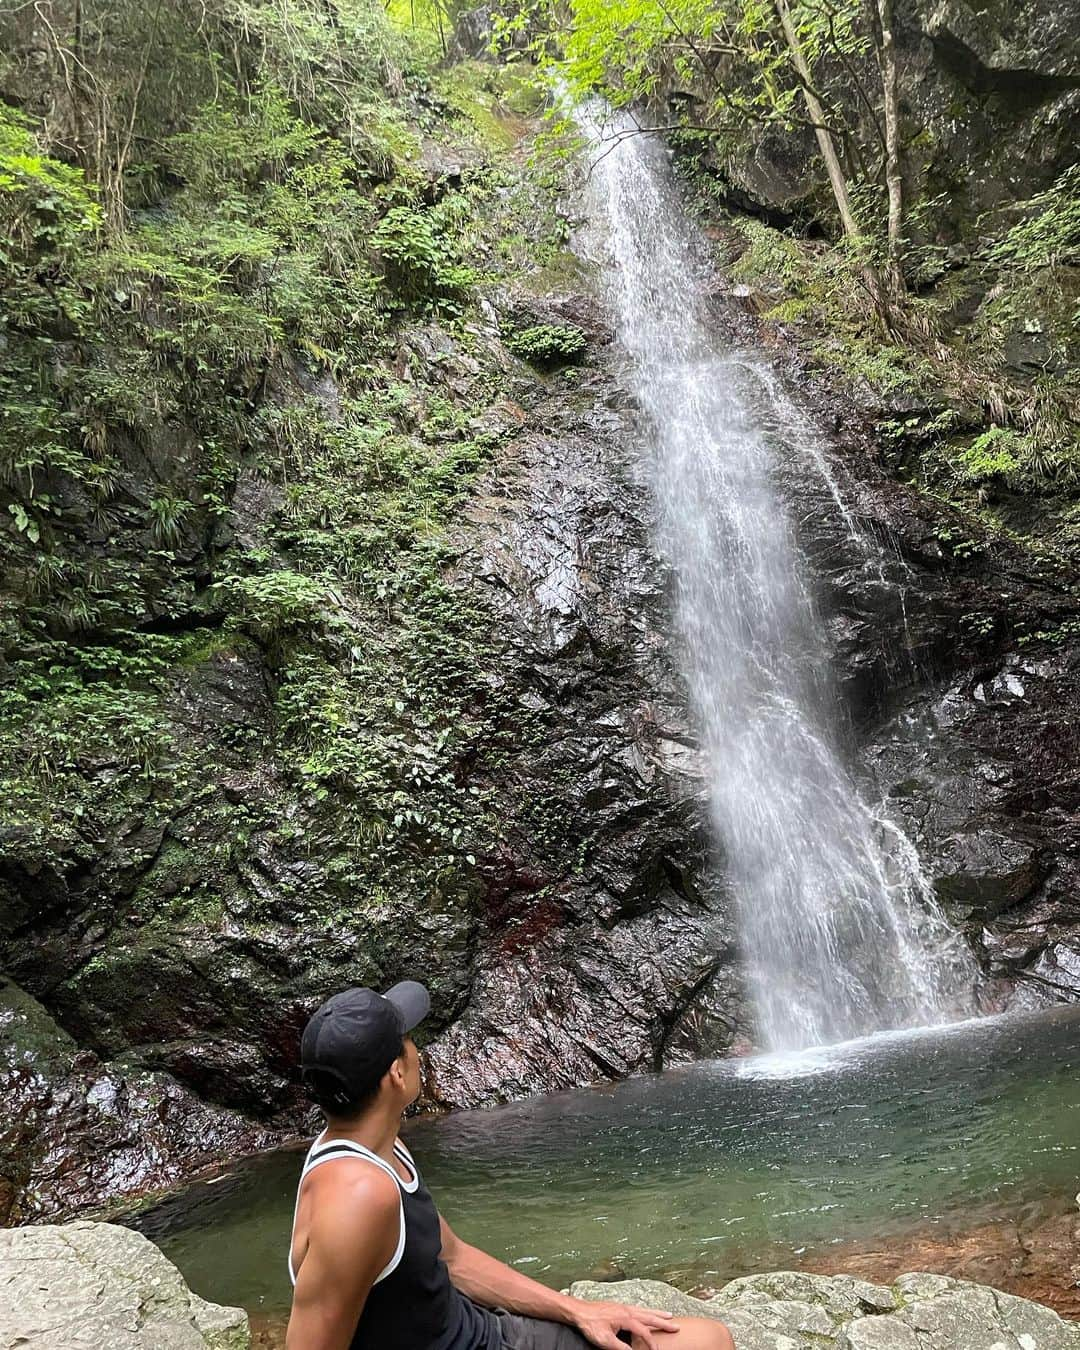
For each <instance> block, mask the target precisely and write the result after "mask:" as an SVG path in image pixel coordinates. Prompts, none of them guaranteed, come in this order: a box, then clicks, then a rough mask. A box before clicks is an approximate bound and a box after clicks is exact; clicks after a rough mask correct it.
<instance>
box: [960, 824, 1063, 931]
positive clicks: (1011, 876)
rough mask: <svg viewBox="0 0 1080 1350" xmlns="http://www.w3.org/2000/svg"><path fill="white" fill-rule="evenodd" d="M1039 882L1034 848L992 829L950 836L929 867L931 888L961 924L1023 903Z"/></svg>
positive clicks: (992, 915)
mask: <svg viewBox="0 0 1080 1350" xmlns="http://www.w3.org/2000/svg"><path fill="white" fill-rule="evenodd" d="M1042 879H1043V872H1042V869H1041V868H1040V866H1039V860H1038V855H1037V854H1036V851H1035V849H1034V848H1032V846H1031V845H1030V844H1025V843H1023V842H1021V841H1020V840H1018V839H1012V838H1009V837H1008V836H1007V835H1003V834H999V833H997V832H996V831H994V830H978V831H975V832H973V833H970V834H961V835H954V836H953V837H952V838H951V839H948V840H946V841H945V843H944V845H943V846H942V847H941V848H940V850H939V852H938V855H937V858H936V861H935V865H934V886H935V888H936V889H937V893H938V895H939V896H940V897H941V899H942V901H943V902H944V903H945V907H946V909H947V910H948V911H950V912H952V913H957V914H959V915H960V916H961V917H963V918H964V919H967V920H970V919H974V918H981V919H993V918H996V917H997V916H998V915H999V914H1000V913H1002V911H1004V910H1007V909H1010V908H1011V907H1012V906H1013V905H1016V904H1019V903H1020V902H1021V901H1022V900H1026V899H1028V898H1029V897H1030V896H1031V895H1032V894H1033V893H1034V892H1035V890H1036V889H1037V888H1038V886H1039V883H1040V882H1041V881H1042Z"/></svg>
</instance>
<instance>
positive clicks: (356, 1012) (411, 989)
mask: <svg viewBox="0 0 1080 1350" xmlns="http://www.w3.org/2000/svg"><path fill="white" fill-rule="evenodd" d="M430 1010H431V996H430V995H429V994H428V991H427V990H426V989H425V988H424V986H423V985H422V984H418V983H417V982H416V981H415V980H402V981H401V983H400V984H395V985H394V987H393V988H392V989H388V990H387V991H386V993H385V994H379V993H376V991H375V990H374V989H344V990H342V992H341V993H340V994H335V995H334V996H333V998H328V999H327V1000H326V1002H325V1003H324V1004H323V1005H322V1007H321V1008H319V1009H318V1010H317V1011H316V1012H315V1014H314V1015H313V1016H312V1018H311V1020H310V1021H309V1022H308V1024H307V1026H306V1027H305V1028H304V1034H303V1036H302V1037H301V1039H300V1071H301V1077H302V1078H303V1080H304V1084H305V1086H306V1087H307V1088H308V1091H309V1092H310V1093H311V1095H312V1096H313V1097H314V1098H315V1100H316V1101H317V1102H318V1103H319V1105H320V1106H322V1107H323V1108H324V1109H326V1110H346V1109H348V1107H350V1106H352V1105H353V1104H354V1103H356V1102H358V1101H360V1100H361V1099H362V1098H363V1097H364V1096H365V1095H366V1094H367V1093H368V1092H370V1090H371V1089H372V1088H373V1087H374V1086H375V1084H376V1083H378V1081H379V1079H380V1078H381V1077H382V1076H383V1074H384V1073H385V1072H386V1071H387V1069H388V1068H389V1067H390V1065H391V1064H393V1062H394V1060H395V1059H396V1058H397V1057H398V1055H399V1054H400V1053H401V1039H402V1037H403V1036H405V1035H406V1034H407V1033H408V1032H410V1031H412V1029H413V1028H414V1027H415V1026H416V1025H417V1024H418V1023H420V1022H422V1021H423V1020H424V1018H425V1017H426V1016H427V1015H428V1013H429V1012H430Z"/></svg>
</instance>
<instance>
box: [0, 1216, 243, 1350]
mask: <svg viewBox="0 0 1080 1350" xmlns="http://www.w3.org/2000/svg"><path fill="white" fill-rule="evenodd" d="M250 1344H251V1337H250V1334H249V1331H248V1319H247V1314H246V1313H245V1312H244V1311H243V1310H242V1309H240V1308H223V1307H220V1306H219V1305H218V1304H216V1303H207V1302H205V1301H204V1300H203V1299H201V1298H199V1297H198V1296H197V1295H195V1294H193V1293H192V1292H191V1290H190V1289H189V1288H188V1287H187V1285H186V1284H185V1283H184V1280H183V1277H182V1276H181V1274H180V1272H179V1271H178V1270H177V1269H176V1267H175V1266H174V1265H173V1264H172V1263H171V1262H170V1261H167V1260H166V1259H165V1257H164V1256H162V1254H161V1252H159V1251H158V1249H157V1248H156V1247H155V1246H154V1244H153V1243H152V1242H151V1241H150V1240H149V1239H148V1238H144V1237H143V1236H142V1234H141V1233H135V1232H133V1231H132V1230H131V1229H129V1228H120V1227H117V1226H116V1225H115V1224H110V1223H69V1224H60V1225H53V1224H50V1225H45V1226H42V1227H40V1228H17V1229H11V1230H7V1231H4V1232H0V1347H2V1350H14V1347H16V1346H19V1347H24V1348H25V1350H102V1347H105V1346H107V1347H108V1350H247V1347H248V1346H250Z"/></svg>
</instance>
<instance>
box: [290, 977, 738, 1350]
mask: <svg viewBox="0 0 1080 1350" xmlns="http://www.w3.org/2000/svg"><path fill="white" fill-rule="evenodd" d="M429 1007H430V999H429V998H428V994H427V991H426V990H425V989H424V987H423V986H422V985H420V984H416V983H415V982H414V981H411V980H406V981H403V982H402V983H401V984H396V985H395V986H394V987H393V988H392V989H389V990H387V992H386V993H385V994H377V993H376V992H375V991H374V990H372V989H346V990H345V991H344V993H341V994H336V995H335V996H334V997H333V998H331V999H329V1000H328V1001H327V1002H326V1003H324V1004H323V1006H322V1007H321V1008H320V1009H319V1010H318V1011H317V1012H316V1013H315V1015H314V1016H313V1017H312V1019H311V1021H310V1022H309V1023H308V1025H307V1027H306V1028H305V1030H304V1035H303V1039H302V1041H301V1048H300V1059H301V1068H302V1072H303V1078H304V1082H305V1084H306V1086H307V1088H308V1091H309V1092H310V1094H311V1096H312V1097H313V1098H314V1100H315V1101H316V1102H317V1103H318V1104H319V1106H321V1107H322V1109H323V1111H324V1112H325V1113H326V1128H325V1130H323V1132H322V1134H320V1135H319V1137H318V1138H317V1139H316V1140H315V1142H314V1144H312V1146H311V1149H310V1151H309V1153H308V1155H307V1160H306V1161H305V1163H304V1170H303V1172H302V1174H301V1177H300V1186H299V1189H298V1191H297V1197H296V1212H295V1215H294V1218H293V1232H292V1243H291V1246H290V1249H289V1275H290V1277H291V1279H292V1280H293V1283H294V1285H295V1291H294V1294H293V1306H292V1316H291V1317H290V1319H289V1331H288V1338H287V1341H286V1347H287V1350H587V1347H589V1346H600V1347H602V1348H603V1350H623V1348H624V1347H625V1346H627V1345H630V1346H632V1347H633V1350H734V1342H733V1341H732V1339H731V1334H730V1333H729V1332H728V1330H727V1328H726V1327H724V1326H722V1325H721V1324H720V1323H719V1322H713V1321H708V1320H701V1319H695V1318H680V1317H672V1316H671V1315H670V1314H669V1313H662V1312H651V1311H649V1310H648V1309H644V1308H630V1307H625V1306H624V1305H622V1304H619V1303H592V1302H587V1301H585V1300H583V1299H576V1298H570V1297H569V1296H568V1295H566V1294H560V1293H558V1292H557V1291H555V1290H553V1289H549V1288H547V1286H546V1285H542V1284H539V1283H538V1282H537V1281H536V1280H530V1279H529V1277H528V1276H527V1275H522V1274H520V1273H519V1272H518V1271H516V1270H513V1269H512V1268H511V1267H510V1266H507V1265H505V1264H504V1263H503V1262H502V1261H497V1260H496V1259H495V1258H494V1257H492V1256H487V1255H485V1253H484V1252H482V1251H479V1250H478V1249H477V1248H476V1247H470V1246H469V1245H468V1243H465V1242H462V1241H461V1239H460V1238H458V1237H457V1236H455V1234H454V1233H453V1232H452V1230H451V1229H450V1227H449V1225H448V1224H447V1223H446V1221H445V1220H444V1219H442V1218H440V1216H439V1212H438V1210H437V1209H436V1208H435V1203H434V1201H433V1200H432V1198H431V1195H430V1194H429V1192H428V1191H427V1189H426V1187H425V1186H424V1183H423V1181H422V1180H421V1178H420V1173H419V1172H418V1171H417V1169H416V1164H415V1163H414V1162H413V1159H412V1155H411V1154H410V1153H409V1151H408V1149H407V1148H406V1147H405V1146H404V1144H402V1142H401V1141H400V1139H398V1137H397V1134H398V1128H399V1126H400V1124H401V1115H402V1112H403V1111H404V1110H405V1108H406V1107H407V1106H409V1105H410V1104H411V1103H412V1102H414V1101H415V1100H416V1098H417V1096H418V1095H419V1093H420V1063H419V1057H418V1055H417V1051H416V1046H415V1045H414V1044H413V1042H412V1040H411V1039H410V1037H409V1034H408V1033H409V1032H410V1031H412V1030H413V1029H414V1028H415V1027H416V1025H417V1024H418V1023H419V1022H420V1021H422V1020H423V1018H424V1017H426V1016H427V1013H428V1010H429Z"/></svg>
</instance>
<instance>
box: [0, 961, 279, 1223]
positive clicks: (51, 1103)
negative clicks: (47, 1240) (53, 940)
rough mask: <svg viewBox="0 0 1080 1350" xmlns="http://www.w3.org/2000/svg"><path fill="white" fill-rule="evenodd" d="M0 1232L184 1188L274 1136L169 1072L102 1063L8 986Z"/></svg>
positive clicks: (1, 1069)
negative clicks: (197, 1174)
mask: <svg viewBox="0 0 1080 1350" xmlns="http://www.w3.org/2000/svg"><path fill="white" fill-rule="evenodd" d="M0 1094H2V1096H3V1101H4V1116H3V1121H2V1123H0V1179H2V1180H0V1226H3V1225H4V1224H7V1223H17V1222H20V1221H24V1220H27V1219H34V1218H38V1217H40V1216H42V1215H45V1214H50V1213H55V1212H56V1210H58V1209H63V1208H72V1207H76V1206H88V1205H95V1204H99V1203H100V1202H101V1200H102V1198H103V1197H110V1196H114V1195H124V1194H130V1193H133V1192H134V1193H139V1192H143V1191H148V1190H156V1189H161V1188H164V1187H168V1186H175V1185H177V1184H178V1183H179V1182H180V1181H182V1180H183V1179H184V1178H185V1177H188V1176H190V1175H191V1174H192V1172H194V1171H196V1170H197V1169H198V1168H199V1167H203V1166H207V1165H208V1164H210V1163H211V1162H214V1161H217V1160H218V1159H220V1158H222V1157H225V1156H228V1155H230V1154H231V1155H233V1156H235V1155H237V1154H239V1153H243V1152H250V1151H252V1150H253V1149H257V1148H263V1147H267V1146H268V1145H270V1144H273V1143H275V1142H277V1136H275V1134H274V1133H273V1132H272V1131H270V1130H268V1129H265V1128H263V1127H260V1126H257V1125H254V1124H252V1122H251V1121H248V1120H245V1119H244V1118H243V1117H241V1116H238V1115H236V1114H234V1113H232V1112H227V1111H222V1110H221V1109H220V1108H216V1107H214V1106H212V1105H209V1104H208V1103H206V1102H204V1101H202V1100H200V1099H199V1098H198V1097H197V1096H195V1094H194V1093H192V1092H191V1091H190V1090H188V1089H186V1088H184V1087H183V1086H181V1084H180V1083H178V1082H177V1081H176V1080H175V1079H174V1078H172V1077H170V1076H169V1075H167V1074H163V1073H150V1072H146V1071H139V1070H137V1069H136V1070H132V1069H131V1068H130V1067H127V1068H124V1067H120V1066H117V1065H109V1064H106V1063H103V1062H102V1061H101V1060H100V1059H99V1058H98V1057H97V1056H96V1055H95V1054H93V1053H92V1052H91V1051H88V1050H84V1049H80V1048H79V1046H78V1045H77V1043H76V1042H75V1041H74V1040H73V1038H72V1037H71V1036H70V1035H68V1033H67V1032H65V1031H63V1030H62V1029H61V1027H60V1026H59V1025H58V1024H57V1023H56V1022H55V1021H54V1020H53V1019H52V1017H50V1016H49V1014H48V1013H47V1012H46V1010H45V1009H44V1008H43V1007H42V1006H41V1005H40V1004H39V1003H38V1002H37V1001H36V1000H35V999H33V998H31V997H30V996H29V995H28V994H26V993H25V992H23V991H22V990H20V989H19V988H17V987H16V986H15V985H13V984H12V983H11V982H10V981H8V980H0Z"/></svg>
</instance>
